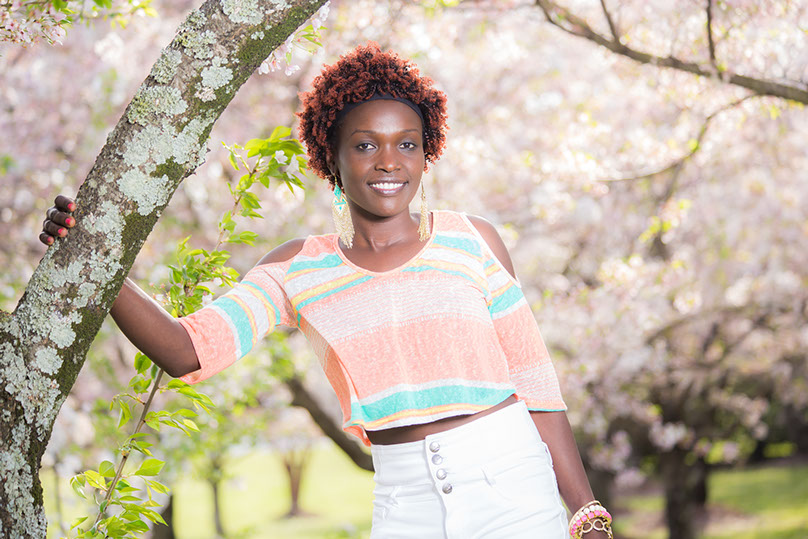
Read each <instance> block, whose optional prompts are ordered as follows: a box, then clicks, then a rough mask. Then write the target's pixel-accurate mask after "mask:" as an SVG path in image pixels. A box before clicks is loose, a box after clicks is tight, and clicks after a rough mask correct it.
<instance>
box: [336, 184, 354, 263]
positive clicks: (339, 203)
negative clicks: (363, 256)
mask: <svg viewBox="0 0 808 539" xmlns="http://www.w3.org/2000/svg"><path fill="white" fill-rule="evenodd" d="M331 217H333V218H334V228H336V230H337V235H339V238H340V239H341V240H342V243H344V244H345V245H346V246H347V247H348V248H349V249H350V248H351V247H353V238H354V227H353V221H352V220H351V210H350V209H349V208H348V201H347V200H346V199H345V193H343V192H342V189H340V187H339V184H337V183H336V182H334V199H333V200H332V201H331Z"/></svg>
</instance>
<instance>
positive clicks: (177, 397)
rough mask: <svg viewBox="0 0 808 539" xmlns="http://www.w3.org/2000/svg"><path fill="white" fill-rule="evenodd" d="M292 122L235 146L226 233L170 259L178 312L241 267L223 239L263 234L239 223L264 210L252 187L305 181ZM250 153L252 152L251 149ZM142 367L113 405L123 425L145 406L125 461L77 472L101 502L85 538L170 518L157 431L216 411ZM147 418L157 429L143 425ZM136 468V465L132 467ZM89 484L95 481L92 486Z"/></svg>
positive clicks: (133, 530)
mask: <svg viewBox="0 0 808 539" xmlns="http://www.w3.org/2000/svg"><path fill="white" fill-rule="evenodd" d="M290 134H291V130H290V129H289V128H288V127H278V128H276V129H275V130H274V131H273V132H272V135H270V137H269V138H267V139H253V140H250V141H249V142H247V144H245V145H244V146H239V145H233V146H232V147H227V146H226V147H227V148H228V150H229V151H230V162H231V163H232V165H233V167H234V168H235V169H236V170H238V171H241V170H244V174H243V175H242V176H241V177H239V178H238V179H237V180H236V181H235V182H234V183H233V184H230V183H228V190H229V192H230V194H231V196H232V197H233V207H232V208H231V209H230V210H228V211H227V212H225V214H224V215H223V216H222V218H221V220H220V221H219V228H218V229H219V239H218V242H217V244H216V246H215V247H214V248H213V249H212V250H206V249H201V248H191V247H190V246H189V245H188V242H189V240H190V238H184V239H183V240H182V241H180V242H179V244H178V245H177V250H176V264H175V265H171V266H169V267H170V269H171V273H170V275H169V287H168V290H167V293H166V294H165V297H166V301H167V303H168V307H169V308H170V309H171V312H172V314H173V315H174V316H185V315H188V314H191V313H193V312H195V311H197V310H199V309H200V308H201V307H202V306H203V304H204V303H205V301H206V299H207V298H209V297H210V296H211V295H212V291H211V288H210V287H209V286H208V284H210V283H213V282H218V283H221V285H223V286H232V285H233V284H234V283H235V281H236V279H237V278H238V272H237V271H236V270H235V269H233V268H231V267H229V266H227V265H226V264H227V262H228V260H229V259H230V253H229V252H228V251H227V250H226V249H223V248H222V246H223V245H224V244H228V243H247V244H249V245H252V244H253V242H254V241H255V239H256V237H257V234H255V233H254V232H251V231H249V230H243V231H237V230H236V220H235V218H234V216H241V217H246V218H248V219H254V218H262V216H261V214H260V213H259V212H258V210H260V209H261V203H260V201H259V198H258V196H257V195H256V194H255V193H254V192H253V191H252V189H253V188H254V187H256V186H257V185H262V186H264V187H267V188H268V187H269V186H270V183H271V181H272V180H275V181H280V182H283V183H285V184H286V185H288V186H289V188H290V189H293V186H298V187H301V188H302V187H303V183H302V181H301V176H300V175H301V171H302V170H304V169H305V166H306V165H305V160H304V157H303V154H304V150H303V147H302V146H301V144H300V143H299V142H298V141H296V140H292V139H289V138H288V137H289V135H290ZM242 150H244V151H246V152H247V154H246V155H244V154H243V153H244V152H243V151H242ZM133 366H134V370H135V375H134V376H133V377H132V378H131V380H130V381H129V384H128V386H127V388H126V390H125V391H124V392H123V393H120V394H118V395H116V396H115V397H113V398H112V400H111V402H110V403H109V409H110V410H114V409H116V408H117V410H118V423H117V429H118V431H119V432H120V431H121V430H122V429H123V428H125V427H126V425H127V424H128V423H129V421H130V420H131V419H132V416H133V410H134V409H136V408H137V409H139V411H140V419H139V420H138V422H137V424H136V425H135V428H134V431H133V432H132V434H130V435H129V436H127V437H126V438H125V439H124V440H123V442H122V443H121V444H120V446H119V448H118V453H119V454H120V461H119V462H118V464H117V466H116V465H114V464H113V463H112V462H110V461H107V460H105V461H103V462H101V464H99V466H98V468H97V469H92V470H87V471H85V472H83V473H81V474H78V475H76V476H75V477H73V478H72V479H71V480H70V485H71V487H72V488H73V490H74V491H75V492H76V493H77V494H78V495H79V496H81V497H82V498H85V499H91V500H92V501H93V502H94V503H95V504H96V505H97V507H98V514H97V517H96V518H95V520H94V521H93V523H92V525H88V523H89V522H90V521H89V517H88V516H85V517H81V518H79V519H77V520H75V521H74V522H73V524H72V527H71V534H75V535H74V536H75V537H78V538H96V537H99V538H100V537H122V538H128V537H138V536H140V535H142V534H143V533H145V532H146V531H148V529H149V523H148V522H151V523H162V524H165V522H163V518H162V517H161V516H160V514H159V513H158V512H157V511H156V510H155V509H156V508H159V507H160V503H158V502H157V501H155V500H154V494H155V493H157V494H168V493H169V492H170V489H169V488H168V487H167V486H166V485H164V484H162V483H160V482H159V481H157V480H155V479H153V478H154V477H156V476H157V475H159V474H160V472H161V471H162V469H163V467H164V466H165V464H166V463H165V462H164V461H163V460H160V459H158V458H156V457H155V456H154V455H153V454H152V451H151V448H152V447H153V446H154V444H153V443H152V442H151V441H149V440H148V438H150V437H151V438H152V439H155V436H156V433H157V432H159V431H160V430H161V429H163V428H164V427H168V428H173V429H177V430H180V431H182V432H183V433H185V434H186V435H188V436H192V434H193V433H195V432H198V431H199V427H198V425H197V423H196V421H194V418H197V416H198V414H197V411H199V410H202V411H204V412H206V413H208V414H210V413H211V412H212V410H213V408H214V404H213V401H212V400H211V399H210V398H209V397H208V396H207V395H204V394H202V393H199V392H198V391H197V390H196V389H194V388H193V387H191V386H189V385H188V384H186V383H185V382H183V381H182V380H179V379H174V380H171V381H169V382H168V383H167V384H164V385H161V384H160V380H161V378H162V376H163V370H162V369H160V368H159V367H158V366H157V365H155V364H154V363H153V362H152V361H151V360H150V359H149V358H148V357H146V356H145V355H143V354H141V353H138V354H136V355H135V358H134V364H133ZM158 392H159V393H166V392H168V393H170V394H173V397H174V403H175V404H176V403H177V402H180V403H182V404H181V405H179V406H172V409H171V410H150V407H151V404H152V401H153V399H154V396H155V394H157V393H158ZM250 400H252V401H255V396H254V395H252V396H251V395H249V394H246V395H244V396H243V398H242V399H241V400H240V402H242V409H243V408H244V406H248V405H250V402H249V401H250ZM144 426H146V427H148V429H149V431H147V432H141V429H142V428H143V427H144ZM135 453H139V454H140V455H139V457H138V458H136V459H133V460H139V465H138V466H137V468H136V469H134V470H132V466H127V462H128V460H129V458H130V456H132V455H133V454H135ZM127 469H129V470H130V471H128V472H127V471H126V470H127ZM87 489H90V492H91V493H90V494H88V492H87Z"/></svg>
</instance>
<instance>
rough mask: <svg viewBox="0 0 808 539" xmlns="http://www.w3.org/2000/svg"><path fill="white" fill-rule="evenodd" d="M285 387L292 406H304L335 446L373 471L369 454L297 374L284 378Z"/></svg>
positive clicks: (360, 465)
mask: <svg viewBox="0 0 808 539" xmlns="http://www.w3.org/2000/svg"><path fill="white" fill-rule="evenodd" d="M285 383H286V387H288V388H289V391H291V392H292V403H291V404H292V406H299V407H301V408H305V409H306V410H307V411H308V412H309V415H311V418H312V419H313V420H314V422H315V423H317V426H318V427H320V430H322V431H323V434H325V435H326V436H328V437H329V438H331V439H332V440H333V441H334V443H335V444H337V447H339V448H340V449H342V451H343V452H344V453H345V454H346V455H348V458H350V459H351V460H352V461H353V462H354V464H356V465H357V466H359V467H360V468H362V469H363V470H368V471H371V472H372V471H373V459H372V458H371V456H370V455H369V454H368V453H367V452H366V451H365V450H364V449H362V446H361V445H360V443H359V442H358V441H357V440H356V438H354V437H353V436H350V435H349V434H346V433H345V431H344V430H342V426H341V425H340V424H339V423H337V422H336V421H334V420H333V419H332V418H331V415H330V414H329V413H328V412H326V411H325V410H324V409H323V407H322V406H320V403H319V402H317V399H316V398H315V397H314V395H312V394H311V393H309V390H308V389H306V386H305V385H304V384H303V380H301V379H300V378H299V377H297V376H292V377H291V378H289V379H287V380H285Z"/></svg>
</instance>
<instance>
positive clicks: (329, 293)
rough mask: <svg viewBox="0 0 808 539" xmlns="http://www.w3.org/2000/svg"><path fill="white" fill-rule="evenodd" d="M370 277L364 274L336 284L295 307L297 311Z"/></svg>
mask: <svg viewBox="0 0 808 539" xmlns="http://www.w3.org/2000/svg"><path fill="white" fill-rule="evenodd" d="M372 278H373V277H371V276H370V275H365V276H364V277H362V278H361V279H357V280H355V281H351V282H350V283H347V284H344V285H342V286H338V287H337V288H334V289H333V290H329V291H328V292H323V293H322V294H317V295H316V296H312V297H310V298H309V299H306V300H303V301H301V302H300V303H299V304H298V305H297V307H296V309H297V310H298V311H300V309H302V308H303V307H305V306H306V305H308V304H310V303H314V302H315V301H320V300H321V299H325V298H327V297H328V296H330V295H332V294H336V293H337V292H342V291H343V290H347V289H348V288H351V287H352V286H356V285H358V284H362V283H364V282H366V281H369V280H371V279H372ZM299 319H300V317H299V316H298V321H299Z"/></svg>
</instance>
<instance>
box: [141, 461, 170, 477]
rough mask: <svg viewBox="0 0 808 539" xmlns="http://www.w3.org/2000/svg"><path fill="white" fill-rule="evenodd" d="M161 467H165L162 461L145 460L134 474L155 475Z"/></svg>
mask: <svg viewBox="0 0 808 539" xmlns="http://www.w3.org/2000/svg"><path fill="white" fill-rule="evenodd" d="M163 466H165V462H163V461H162V460H158V459H146V460H144V461H143V464H141V465H140V468H138V470H137V471H136V472H135V475H157V474H159V473H160V470H162V469H163Z"/></svg>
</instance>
